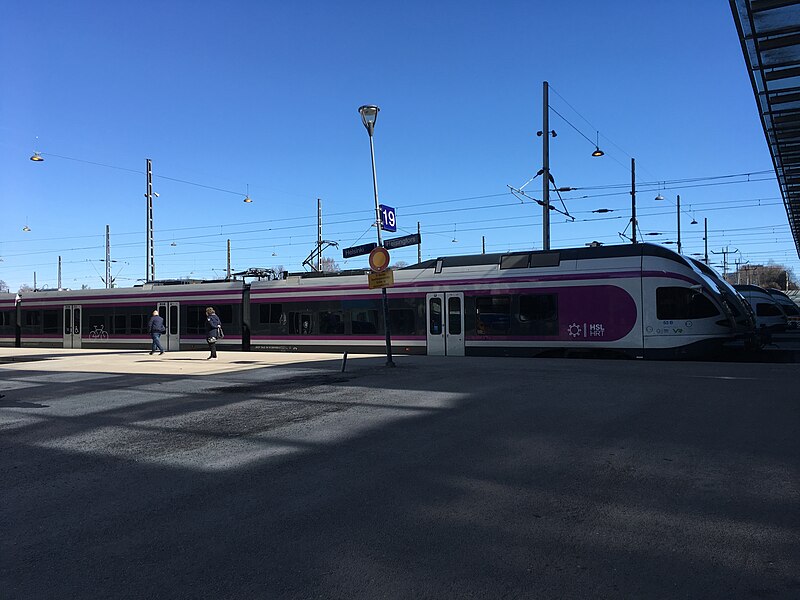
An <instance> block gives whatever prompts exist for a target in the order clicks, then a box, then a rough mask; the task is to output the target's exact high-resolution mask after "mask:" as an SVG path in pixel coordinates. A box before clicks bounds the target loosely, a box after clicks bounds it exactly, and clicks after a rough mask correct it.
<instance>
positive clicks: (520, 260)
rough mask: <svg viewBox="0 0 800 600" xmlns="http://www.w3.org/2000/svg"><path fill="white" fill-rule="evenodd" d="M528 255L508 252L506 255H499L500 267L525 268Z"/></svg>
mask: <svg viewBox="0 0 800 600" xmlns="http://www.w3.org/2000/svg"><path fill="white" fill-rule="evenodd" d="M529 258H530V255H528V254H508V255H506V256H501V257H500V268H501V269H527V268H528V260H529Z"/></svg>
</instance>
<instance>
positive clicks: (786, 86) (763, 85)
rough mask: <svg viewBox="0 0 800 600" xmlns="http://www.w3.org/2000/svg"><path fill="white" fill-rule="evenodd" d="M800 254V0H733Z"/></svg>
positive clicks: (776, 172) (766, 133) (754, 89)
mask: <svg viewBox="0 0 800 600" xmlns="http://www.w3.org/2000/svg"><path fill="white" fill-rule="evenodd" d="M730 3H731V11H732V12H733V18H734V20H735V21H736V29H737V31H738V32H739V39H740V41H741V42H742V52H743V53H744V59H745V61H746V62H747V67H748V71H749V73H750V81H751V82H752V84H753V93H754V94H755V96H756V102H757V103H758V110H759V113H760V115H761V124H762V125H763V127H764V135H765V136H766V138H767V144H768V145H769V151H770V153H771V154H772V163H773V165H774V167H775V174H776V175H777V176H778V184H779V185H780V188H781V195H782V196H783V204H784V206H785V207H786V214H787V216H788V217H789V227H790V228H791V231H792V237H793V238H794V243H795V247H796V248H797V254H798V257H800V0H730Z"/></svg>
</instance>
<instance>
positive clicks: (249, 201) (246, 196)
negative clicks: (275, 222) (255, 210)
mask: <svg viewBox="0 0 800 600" xmlns="http://www.w3.org/2000/svg"><path fill="white" fill-rule="evenodd" d="M242 202H244V203H245V204H251V203H252V202H253V199H252V198H251V197H250V184H249V183H248V184H247V194H245V197H244V200H242Z"/></svg>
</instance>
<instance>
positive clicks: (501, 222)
mask: <svg viewBox="0 0 800 600" xmlns="http://www.w3.org/2000/svg"><path fill="white" fill-rule="evenodd" d="M544 80H547V81H549V83H550V85H551V86H552V91H551V95H550V106H551V107H552V110H551V113H550V127H551V129H555V130H556V131H557V132H558V137H556V138H555V139H553V140H552V141H551V170H552V173H553V176H554V178H555V180H556V182H557V183H558V185H559V186H569V187H575V188H581V189H579V190H577V191H574V192H570V193H567V194H563V196H564V199H565V203H566V207H567V209H568V211H569V212H570V214H572V215H573V216H574V217H575V219H576V220H575V221H574V222H567V221H566V219H565V218H564V217H562V216H561V215H558V214H553V215H552V230H551V245H552V247H554V248H556V247H572V246H582V245H584V244H586V243H588V242H591V241H593V240H598V241H601V242H604V243H609V244H612V243H622V241H623V240H622V239H621V238H620V236H619V234H618V233H619V232H621V231H623V230H624V229H625V227H626V224H627V220H628V219H629V218H630V195H629V193H628V191H629V188H627V187H625V186H627V185H629V183H630V159H631V157H635V158H636V166H637V190H638V193H637V210H638V213H639V214H638V216H639V228H640V230H641V232H642V233H649V232H661V233H663V235H661V236H645V237H644V238H643V239H645V240H648V241H674V240H675V239H676V233H677V225H676V207H675V196H676V195H677V194H680V195H681V204H682V208H683V209H684V211H683V216H682V228H681V233H682V241H683V250H684V253H686V254H691V253H697V252H699V253H702V252H703V242H702V236H703V232H702V227H703V225H702V224H703V219H704V218H707V219H708V223H709V248H710V250H713V251H715V252H720V251H721V250H722V249H723V248H725V247H728V248H729V249H730V250H731V251H733V250H739V253H731V254H730V256H729V260H730V261H734V260H740V259H741V260H743V261H750V263H751V264H756V263H767V262H768V261H770V260H774V261H775V262H779V263H783V264H787V265H788V266H790V267H791V268H793V269H794V271H795V273H796V274H798V275H800V261H798V256H797V253H796V251H795V246H794V243H793V241H792V239H791V235H790V233H789V228H788V224H787V217H786V212H785V209H784V208H783V205H782V202H781V200H780V193H779V190H778V186H777V183H776V180H775V176H774V173H773V172H772V171H771V167H772V163H771V160H770V156H769V152H768V149H767V145H766V142H765V140H764V134H763V131H762V128H761V124H760V121H759V119H758V113H757V109H756V105H755V101H754V98H753V93H752V89H751V86H750V82H749V79H748V76H747V71H746V68H745V64H744V60H743V58H742V53H741V47H740V44H739V41H738V38H737V35H736V30H735V26H734V23H733V18H732V16H731V14H730V9H729V6H728V3H727V2H722V1H719V2H701V3H698V2H689V1H676V2H669V3H666V2H658V3H656V2H646V3H629V2H619V3H614V2H611V3H597V2H588V1H575V2H564V3H543V2H536V3H534V2H529V1H528V2H495V3H489V2H425V3H422V2H403V3H399V2H391V3H389V2H385V3H382V2H378V3H374V4H373V5H365V4H364V3H354V2H337V3H331V2H313V1H311V2H304V3H286V2H271V1H270V2H266V1H265V2H231V3H224V4H223V3H217V2H213V3H212V2H205V1H193V2H149V1H145V2H137V3H135V4H133V3H97V2H82V1H77V2H72V3H69V4H66V3H62V2H54V1H48V0H44V1H41V2H37V3H35V4H30V3H28V4H24V3H12V4H11V5H8V6H6V7H5V8H4V15H3V19H2V20H0V89H1V90H2V93H0V202H2V208H3V215H4V217H3V219H2V220H0V240H1V241H0V257H2V259H3V260H2V262H0V279H2V280H4V281H5V282H6V283H7V284H8V285H9V287H10V288H11V289H12V290H16V289H18V288H19V286H20V285H22V284H32V283H33V273H34V272H36V275H37V283H38V285H39V287H43V286H48V287H50V288H53V287H55V286H56V277H57V261H58V256H61V257H62V261H63V267H62V284H63V286H65V287H73V288H76V287H80V286H81V285H88V286H90V287H93V288H99V287H103V283H102V281H101V275H102V274H103V273H104V263H103V262H102V259H103V258H104V256H105V248H104V244H105V226H106V225H109V226H110V230H111V251H112V259H114V260H115V261H116V262H115V263H113V269H112V271H113V274H114V275H115V276H116V279H117V285H119V286H128V285H134V284H136V283H137V280H141V279H142V278H144V276H145V227H146V212H145V211H146V201H145V198H144V191H145V175H144V169H145V158H151V159H152V160H153V173H154V189H155V190H156V191H157V192H158V193H159V194H160V197H159V198H158V199H156V200H155V206H154V222H155V242H156V248H155V254H156V276H157V277H158V278H174V277H186V276H191V277H198V278H211V277H220V276H223V275H224V271H225V267H226V241H227V240H228V239H230V240H231V246H232V267H233V269H234V270H244V269H246V268H249V267H275V266H278V265H282V266H284V267H285V268H287V269H289V270H291V271H298V270H301V263H302V261H303V259H304V258H305V257H306V256H307V255H308V254H309V253H310V252H311V250H312V249H313V247H314V243H315V241H316V200H317V198H321V199H322V203H323V214H324V216H323V223H324V225H323V227H324V231H323V237H324V239H326V240H333V241H337V242H338V243H339V245H340V249H339V250H336V249H330V250H328V251H326V254H325V255H326V256H329V257H331V258H334V259H336V261H337V262H338V264H339V266H341V267H343V268H360V267H364V266H366V260H365V257H362V258H357V259H350V260H348V261H344V260H343V259H342V255H341V248H345V247H349V246H351V245H356V244H362V243H366V242H370V241H374V239H375V231H374V228H370V224H371V221H372V219H373V215H374V201H373V197H372V174H371V167H370V162H369V160H370V159H369V140H368V137H367V133H366V131H365V129H364V128H363V126H362V125H361V122H360V117H359V115H358V112H357V109H358V107H359V106H360V105H362V104H377V105H379V106H380V107H381V112H380V116H379V118H378V123H377V127H376V131H375V152H376V162H377V172H378V186H379V192H380V198H381V201H382V202H383V203H385V204H388V205H391V206H394V207H396V208H397V215H398V222H399V226H400V230H399V232H398V235H400V234H403V233H410V232H415V231H416V227H417V222H418V221H419V222H420V223H421V229H422V237H423V246H422V254H423V259H427V258H433V257H436V256H445V255H454V254H472V253H479V252H480V251H481V238H482V236H485V239H486V249H487V252H505V251H510V250H522V249H529V248H541V244H542V230H541V220H542V217H541V208H540V207H539V206H538V205H537V204H535V203H534V202H533V201H530V200H529V201H526V202H524V203H523V202H520V200H519V199H517V198H515V197H514V196H513V195H511V194H510V193H509V189H508V186H509V185H511V186H516V187H518V186H521V185H522V184H523V183H525V182H526V181H527V180H528V179H530V178H531V177H532V176H534V175H535V174H536V172H537V171H538V170H539V169H540V168H541V163H542V147H541V138H538V137H537V136H536V132H537V130H540V129H541V128H542V81H544ZM559 115H562V116H563V117H565V118H566V120H567V121H568V122H566V121H565V120H564V119H562V117H561V116H559ZM576 129H578V130H580V133H579V132H578V131H576ZM598 131H599V139H600V146H601V147H602V148H603V149H604V150H605V152H606V155H605V156H604V157H602V158H592V157H591V156H590V154H591V151H592V150H593V149H594V146H593V144H591V143H590V141H588V140H587V139H586V137H588V138H589V139H594V138H595V135H596V132H598ZM584 136H586V137H584ZM34 150H37V151H39V152H41V153H42V154H43V155H44V157H45V161H44V162H42V163H34V162H31V161H30V160H28V159H29V157H30V155H31V154H32V152H33V151H34ZM765 171H766V172H767V173H766V174H765V173H764V172H765ZM744 173H747V174H751V175H749V176H744V177H738V178H734V177H729V178H726V179H710V178H714V177H720V176H728V175H734V174H744ZM689 179H698V180H699V181H696V182H685V183H680V184H678V183H674V182H676V181H678V180H689ZM657 182H666V183H661V184H659V183H657ZM670 182H672V183H670ZM723 183H724V185H723ZM611 186H623V187H611ZM213 188H216V189H213ZM587 188H588V189H587ZM248 189H249V194H250V196H251V197H252V198H253V199H254V202H253V203H252V204H245V203H244V202H242V199H243V198H244V196H245V194H246V193H247V191H248ZM526 190H527V191H529V192H530V194H531V195H532V196H534V197H536V198H540V197H541V183H540V180H539V179H537V180H535V182H533V183H531V184H530V185H529V186H528V187H527V188H526ZM658 193H661V195H663V196H664V197H665V198H666V200H665V201H663V202H656V201H655V200H654V197H655V196H656V195H657V194H658ZM610 194H614V195H610ZM559 206H560V204H559ZM600 208H608V209H612V210H613V211H614V212H610V213H602V214H601V213H593V212H592V211H593V210H597V209H600ZM693 217H694V218H695V219H696V220H697V221H698V222H699V224H698V225H690V222H691V220H692V218H693ZM25 225H27V226H28V227H30V229H31V231H30V232H23V227H24V226H25ZM628 233H630V229H628ZM454 239H455V240H457V241H455V242H454V241H453V240H454ZM173 244H174V245H173ZM669 247H672V248H675V246H674V245H670V246H669ZM392 259H393V261H406V262H409V263H410V262H416V247H411V248H407V249H402V250H395V251H393V252H392ZM712 259H713V260H714V262H720V261H721V260H722V256H721V255H712ZM720 270H721V269H720Z"/></svg>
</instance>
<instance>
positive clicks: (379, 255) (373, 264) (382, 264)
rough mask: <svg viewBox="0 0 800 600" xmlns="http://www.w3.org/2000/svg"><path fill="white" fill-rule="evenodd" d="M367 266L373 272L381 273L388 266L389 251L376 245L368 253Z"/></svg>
mask: <svg viewBox="0 0 800 600" xmlns="http://www.w3.org/2000/svg"><path fill="white" fill-rule="evenodd" d="M369 268H370V269H372V272H373V273H383V272H384V271H385V270H386V269H388V268H389V251H388V250H387V249H386V248H383V247H382V246H378V247H377V248H375V249H373V250H372V252H370V253H369Z"/></svg>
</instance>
